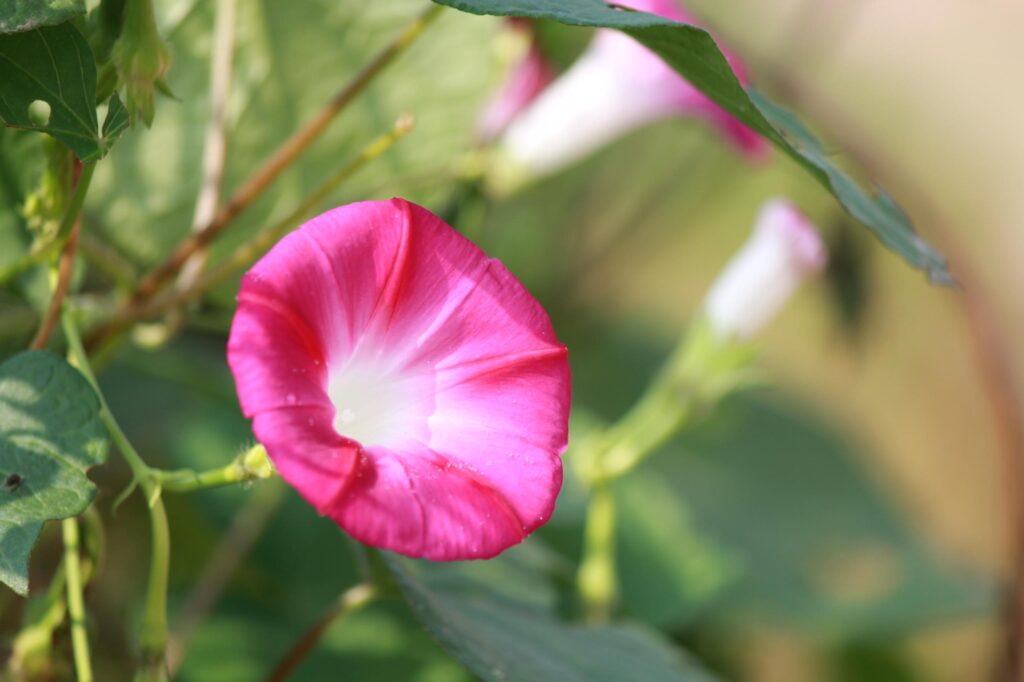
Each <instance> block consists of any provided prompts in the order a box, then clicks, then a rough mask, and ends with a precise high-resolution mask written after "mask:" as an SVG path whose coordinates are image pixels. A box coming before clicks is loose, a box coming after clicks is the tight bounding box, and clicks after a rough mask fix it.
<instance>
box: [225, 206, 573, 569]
mask: <svg viewBox="0 0 1024 682" xmlns="http://www.w3.org/2000/svg"><path fill="white" fill-rule="evenodd" d="M566 356H567V352H566V349H565V347H564V346H562V345H561V344H560V343H559V342H558V340H557V339H556V338H555V334H554V332H553V331H552V329H551V323H550V322H549V320H548V316H547V314H546V313H545V312H544V310H543V308H541V306H540V304H539V303H537V301H536V300H535V299H534V298H533V297H532V296H531V295H530V294H529V292H527V291H526V289H525V288H523V286H522V284H520V283H519V282H518V281H517V280H516V279H515V278H514V277H513V276H512V275H511V274H510V273H509V272H508V270H506V269H505V267H504V266H502V265H501V263H499V262H498V261H497V260H494V259H490V258H487V256H486V255H484V253H483V252H482V251H480V249H478V248H477V247H476V246H475V245H474V244H472V243H471V242H469V241H468V240H467V239H465V238H464V237H462V236H461V235H460V234H458V233H457V232H456V231H455V230H453V229H452V228H451V227H449V226H448V225H447V224H445V223H444V222H443V221H442V220H441V219H440V218H438V217H437V216H435V215H433V214H432V213H430V212H429V211H427V210H426V209H423V208H421V207H420V206H417V205H415V204H411V203H409V202H407V201H404V200H402V199H392V200H391V201H368V202H363V203H357V204H351V205H348V206H343V207H341V208H337V209H334V210H332V211H328V212H327V213H324V214H323V215H321V216H319V217H317V218H314V219H313V220H311V221H309V222H308V223H306V224H304V225H303V226H302V227H301V228H299V229H298V230H297V231H295V232H294V233H292V234H290V235H288V236H287V237H285V238H284V239H282V240H281V241H280V242H279V243H278V244H277V245H276V246H275V247H274V248H273V249H272V250H271V251H270V252H269V253H268V254H267V255H266V256H264V257H263V258H262V259H261V260H260V261H259V262H258V263H257V264H256V265H255V266H253V268H252V269H251V270H250V271H249V272H248V273H247V274H246V276H245V277H244V278H243V280H242V288H241V291H240V293H239V295H238V311H237V313H236V314H235V318H234V322H233V324H232V327H231V337H230V339H229V341H228V362H229V364H230V365H231V370H232V372H233V373H234V376H235V382H236V384H237V388H238V396H239V399H240V401H241V404H242V411H243V412H244V413H245V415H246V416H247V417H250V418H252V420H253V431H254V432H255V434H256V437H257V438H258V439H259V441H260V442H261V443H262V444H263V445H264V446H265V447H266V449H267V453H268V455H269V456H270V458H271V459H272V460H273V462H274V464H275V465H276V466H277V469H278V471H279V472H280V473H281V476H282V477H284V479H285V480H286V481H287V482H288V483H290V484H291V485H292V486H294V487H295V488H296V489H297V490H298V491H299V492H300V493H301V494H302V496H303V497H305V499H306V500H307V501H309V503H310V504H312V505H313V506H314V507H315V508H316V509H317V511H319V512H320V513H321V514H324V515H326V516H328V517H330V518H331V519H333V520H334V521H335V522H336V523H337V524H338V525H339V526H341V528H343V529H344V530H345V531H347V532H348V533H349V534H350V535H352V536H353V537H355V538H356V539H358V540H360V541H362V542H364V543H366V544H369V545H374V546H377V547H382V548H385V549H390V550H393V551H396V552H400V553H402V554H406V555H408V556H416V557H426V558H429V559H435V560H455V559H470V558H485V557H490V556H493V555H495V554H497V553H499V552H501V551H502V550H503V549H505V548H507V547H509V546H510V545H514V544H516V543H518V542H520V541H521V540H522V539H523V538H525V537H526V536H527V535H528V534H529V533H530V532H531V531H533V530H534V529H536V528H537V527H538V526H540V525H542V524H543V523H544V522H545V521H547V519H548V517H549V516H550V515H551V512H552V509H553V507H554V503H555V497H556V495H557V494H558V490H559V488H560V486H561V482H562V466H561V460H560V455H561V453H562V452H563V451H564V449H565V447H566V441H567V437H568V436H567V433H568V416H569V393H570V388H569V365H568V361H567V357H566Z"/></svg>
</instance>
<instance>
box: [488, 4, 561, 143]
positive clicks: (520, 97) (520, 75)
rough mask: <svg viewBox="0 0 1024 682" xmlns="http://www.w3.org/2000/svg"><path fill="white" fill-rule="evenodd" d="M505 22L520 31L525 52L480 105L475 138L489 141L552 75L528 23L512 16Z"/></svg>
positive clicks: (553, 76) (528, 102)
mask: <svg viewBox="0 0 1024 682" xmlns="http://www.w3.org/2000/svg"><path fill="white" fill-rule="evenodd" d="M506 24H507V25H508V26H509V27H511V28H512V29H513V30H515V31H516V32H518V33H522V34H524V36H523V37H524V38H525V39H526V40H527V41H529V42H528V45H527V48H526V54H525V55H523V57H522V59H521V60H520V61H519V63H518V64H516V65H515V66H513V67H512V69H511V70H510V71H509V74H508V78H507V79H506V80H505V83H504V84H503V85H502V87H501V89H500V90H499V91H498V92H497V93H495V95H494V96H493V97H492V98H491V99H490V101H489V102H488V103H487V105H486V106H485V107H484V110H483V113H482V114H481V115H480V119H479V120H478V121H477V137H478V138H479V140H480V141H481V142H491V141H492V140H494V139H496V138H497V137H498V136H500V135H501V134H502V133H503V132H504V131H505V129H506V128H507V127H508V125H509V124H510V123H511V122H512V120H513V119H515V117H516V116H518V115H519V113H520V112H522V111H523V110H524V109H526V107H528V106H529V105H530V103H531V102H533V100H535V99H536V98H537V96H538V95H539V94H540V93H541V92H543V90H544V88H546V87H547V86H548V85H549V84H550V83H551V81H553V80H554V78H555V69H554V67H552V66H551V65H550V64H549V63H548V61H547V59H546V58H545V57H544V53H543V52H542V51H541V49H540V45H539V44H538V43H537V39H536V37H535V36H534V34H533V28H532V23H531V22H530V21H529V20H526V19H520V18H512V19H509V20H508V21H507V22H506Z"/></svg>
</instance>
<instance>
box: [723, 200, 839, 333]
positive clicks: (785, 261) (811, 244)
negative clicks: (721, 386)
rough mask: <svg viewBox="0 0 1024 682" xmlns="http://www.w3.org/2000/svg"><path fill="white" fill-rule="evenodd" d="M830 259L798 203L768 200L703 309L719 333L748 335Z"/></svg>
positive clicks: (754, 331)
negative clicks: (751, 230) (795, 204)
mask: <svg viewBox="0 0 1024 682" xmlns="http://www.w3.org/2000/svg"><path fill="white" fill-rule="evenodd" d="M827 260H828V252H827V251H826V250H825V245H824V243H823V242H822V240H821V237H820V236H819V235H818V232H817V230H815V228H814V225H813V224H812V223H811V221H809V220H808V219H807V218H806V217H805V216H804V215H803V214H802V213H801V212H800V210H799V209H797V207H796V206H794V205H793V204H791V203H790V202H788V201H786V200H784V199H774V200H772V201H769V202H767V203H766V204H765V205H764V206H763V207H762V208H761V212H760V214H759V215H758V217H757V223H756V224H755V225H754V232H753V234H752V235H751V236H750V239H748V240H747V242H746V243H745V244H744V245H743V247H742V248H741V249H740V250H739V251H738V252H737V253H736V255H735V256H733V258H732V260H731V261H729V264H728V265H727V266H726V268H725V270H723V271H722V274H721V275H719V276H718V279H716V280H715V283H714V285H712V287H711V291H710V293H709V294H708V297H707V299H706V300H705V302H704V309H705V311H706V312H707V315H708V319H709V320H710V321H711V326H712V328H713V329H714V330H715V332H716V333H717V334H718V335H720V336H723V337H728V338H738V339H749V338H750V337H751V336H753V335H754V334H755V333H756V332H757V331H758V330H760V329H761V328H762V327H763V326H764V325H765V324H766V323H767V322H768V321H770V320H771V319H772V318H773V317H774V316H775V315H776V313H778V311H779V310H780V309H781V308H782V306H783V305H785V303H786V301H788V300H789V299H790V297H792V295H793V294H794V293H795V292H796V290H797V289H798V288H799V286H800V284H801V283H803V281H804V280H805V279H806V278H807V277H808V276H810V275H813V274H815V273H817V272H820V271H821V270H822V269H823V268H824V267H825V263H826V261H827Z"/></svg>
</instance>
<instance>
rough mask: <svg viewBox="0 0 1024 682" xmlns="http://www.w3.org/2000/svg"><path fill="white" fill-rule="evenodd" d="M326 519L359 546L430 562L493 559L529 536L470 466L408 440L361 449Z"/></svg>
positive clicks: (504, 504) (501, 499)
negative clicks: (398, 444) (349, 482)
mask: <svg viewBox="0 0 1024 682" xmlns="http://www.w3.org/2000/svg"><path fill="white" fill-rule="evenodd" d="M328 515H329V516H330V517H331V518H332V519H334V520H335V521H336V522H337V523H338V524H339V525H340V526H341V527H343V528H345V529H346V530H347V531H348V532H349V533H350V534H351V535H352V536H353V537H354V538H356V539H357V540H360V541H361V542H364V543H366V544H369V545H374V546H377V547H383V548H385V549H390V550H392V551H395V552H399V553H401V554H406V555H408V556H416V557H425V558H427V559H433V560H435V561H449V560H454V559H482V558H487V557H491V556H494V555H495V554H498V553H499V552H501V551H502V550H503V549H506V548H507V547H509V546H511V545H513V544H516V543H518V542H520V541H522V539H523V538H524V537H526V533H527V531H526V529H524V528H523V526H522V524H521V523H520V521H519V518H518V517H517V516H516V515H515V513H514V511H513V510H512V508H511V507H510V506H509V504H508V502H507V501H506V500H504V498H503V497H502V495H501V494H500V493H499V492H498V491H496V490H495V489H494V488H493V487H491V486H490V484H489V483H488V482H486V481H484V480H482V479H481V478H480V477H479V475H478V474H477V473H476V472H475V471H473V470H472V469H471V468H470V467H467V466H464V465H461V464H458V463H453V462H452V461H450V460H449V459H447V458H446V457H444V456H443V455H440V454H438V453H436V452H434V451H432V450H430V449H428V448H427V447H426V446H423V445H421V444H418V443H412V442H409V443H404V444H402V446H401V448H400V449H395V450H392V449H389V448H384V447H377V446H375V447H370V448H367V449H366V451H365V455H364V457H363V458H362V459H360V462H359V467H358V469H357V470H356V473H355V476H354V477H353V480H352V485H351V487H350V488H349V489H348V490H347V491H346V492H345V494H344V495H342V496H341V497H340V498H339V499H338V501H337V504H336V505H335V507H334V508H333V509H331V510H330V511H328Z"/></svg>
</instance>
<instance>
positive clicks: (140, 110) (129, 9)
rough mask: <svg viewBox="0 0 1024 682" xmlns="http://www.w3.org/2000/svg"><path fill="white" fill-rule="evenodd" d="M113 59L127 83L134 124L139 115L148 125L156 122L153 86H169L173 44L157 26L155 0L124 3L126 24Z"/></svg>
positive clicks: (129, 111)
mask: <svg viewBox="0 0 1024 682" xmlns="http://www.w3.org/2000/svg"><path fill="white" fill-rule="evenodd" d="M111 61H112V62H113V64H114V68H116V69H117V75H118V77H119V78H120V80H121V82H122V83H123V84H124V89H125V101H126V104H127V106H128V116H129V118H130V119H131V121H132V124H134V123H135V118H136V116H139V117H141V118H142V121H143V123H145V124H146V127H149V126H150V125H152V124H153V113H154V97H155V95H154V90H155V89H157V88H158V87H159V88H161V89H162V88H164V87H166V85H165V84H164V82H163V77H164V75H165V74H166V73H167V69H168V68H170V66H171V51H170V48H168V46H167V43H165V42H164V40H163V38H161V37H160V34H159V33H158V32H157V30H156V18H155V16H154V14H153V3H152V0H128V2H127V3H126V4H125V8H124V25H123V27H122V29H121V36H120V37H119V38H118V39H117V43H116V44H115V45H114V49H113V51H112V52H111Z"/></svg>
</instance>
